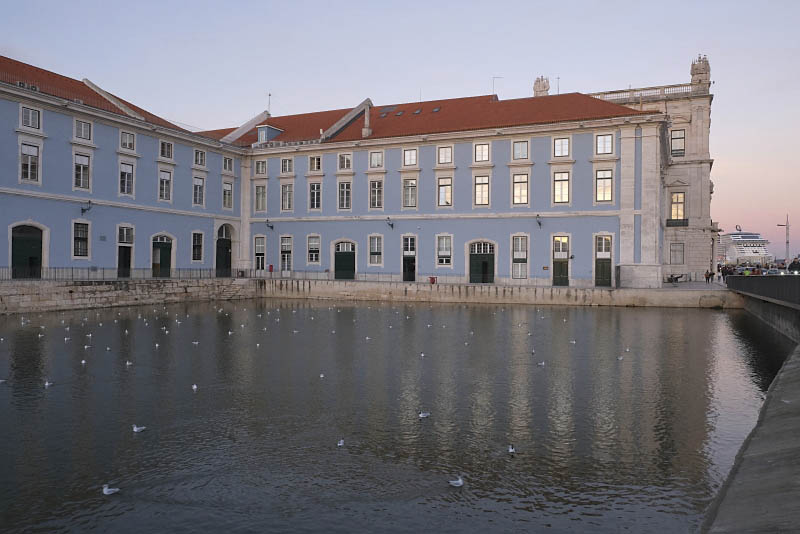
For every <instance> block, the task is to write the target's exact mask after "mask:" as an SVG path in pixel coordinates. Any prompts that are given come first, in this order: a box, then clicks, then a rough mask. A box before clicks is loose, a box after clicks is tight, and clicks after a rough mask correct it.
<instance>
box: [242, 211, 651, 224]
mask: <svg viewBox="0 0 800 534" xmlns="http://www.w3.org/2000/svg"><path fill="white" fill-rule="evenodd" d="M625 213H627V214H630V215H641V214H642V212H641V210H628V211H627V212H625ZM387 214H388V215H389V217H391V219H392V220H393V221H394V220H440V219H531V222H534V221H535V220H536V217H537V216H538V217H539V218H541V219H551V218H563V217H617V216H619V215H622V214H623V210H616V209H608V210H583V211H547V212H538V213H533V212H532V211H530V210H528V211H526V212H520V211H517V212H508V213H505V212H504V213H498V212H492V213H486V212H481V213H452V212H446V211H437V212H436V213H408V212H406V213H388V212H385V213H383V215H334V216H330V215H319V216H308V217H282V216H280V215H269V214H268V215H267V216H266V217H254V218H252V220H251V221H252V222H254V223H258V222H264V221H265V220H266V219H269V221H270V222H271V223H275V224H278V223H281V222H338V221H385V220H386V216H387Z"/></svg>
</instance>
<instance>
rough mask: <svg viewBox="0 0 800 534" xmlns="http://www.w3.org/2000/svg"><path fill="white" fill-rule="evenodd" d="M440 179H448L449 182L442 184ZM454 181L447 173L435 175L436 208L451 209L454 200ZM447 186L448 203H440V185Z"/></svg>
mask: <svg viewBox="0 0 800 534" xmlns="http://www.w3.org/2000/svg"><path fill="white" fill-rule="evenodd" d="M442 180H449V181H450V183H449V184H442V183H441V182H442ZM454 182H455V180H453V177H452V176H450V175H449V174H448V175H442V176H437V177H436V209H453V205H454V202H453V193H454V190H453V189H454V187H453V183H454ZM447 186H449V187H450V204H442V203H441V190H442V187H447Z"/></svg>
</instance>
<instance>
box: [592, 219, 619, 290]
mask: <svg viewBox="0 0 800 534" xmlns="http://www.w3.org/2000/svg"><path fill="white" fill-rule="evenodd" d="M598 237H608V238H610V239H611V249H610V250H609V252H608V258H607V259H610V260H611V287H612V288H614V287H617V281H616V279H615V277H614V262H615V254H614V242H615V241H616V239H617V237H616V234H614V233H613V232H608V231H605V230H603V231H599V232H595V233H593V234H592V284H593V285H594V284H596V283H597V272H596V269H597V261H596V260H597V259H606V258H604V257H600V256H598V252H597V238H598Z"/></svg>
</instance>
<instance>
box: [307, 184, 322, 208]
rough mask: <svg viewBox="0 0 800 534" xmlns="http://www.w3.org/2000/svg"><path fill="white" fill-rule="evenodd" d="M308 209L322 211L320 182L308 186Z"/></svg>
mask: <svg viewBox="0 0 800 534" xmlns="http://www.w3.org/2000/svg"><path fill="white" fill-rule="evenodd" d="M308 209H311V210H318V209H322V184H321V183H319V182H311V183H310V184H308Z"/></svg>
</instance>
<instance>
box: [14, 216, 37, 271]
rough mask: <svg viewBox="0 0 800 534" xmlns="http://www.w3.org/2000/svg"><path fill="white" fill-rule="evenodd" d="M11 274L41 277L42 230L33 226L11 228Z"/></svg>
mask: <svg viewBox="0 0 800 534" xmlns="http://www.w3.org/2000/svg"><path fill="white" fill-rule="evenodd" d="M11 276H12V278H41V277H42V231H41V230H39V229H38V228H36V227H35V226H26V225H23V226H15V227H14V228H13V229H12V230H11Z"/></svg>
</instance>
